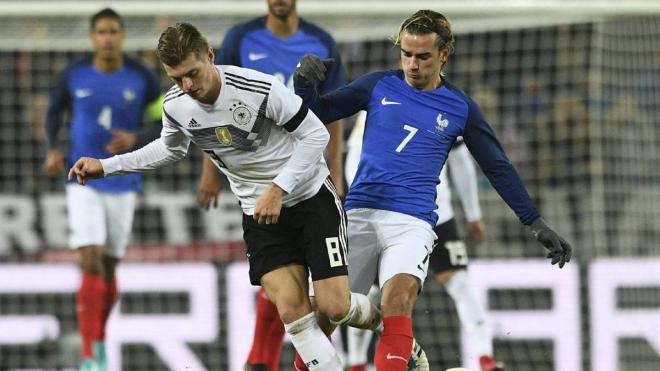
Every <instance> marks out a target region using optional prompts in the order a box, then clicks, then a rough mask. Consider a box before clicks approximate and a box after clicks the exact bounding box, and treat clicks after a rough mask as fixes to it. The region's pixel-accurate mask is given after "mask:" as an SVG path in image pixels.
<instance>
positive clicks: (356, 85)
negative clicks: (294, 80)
mask: <svg viewBox="0 0 660 371" xmlns="http://www.w3.org/2000/svg"><path fill="white" fill-rule="evenodd" d="M385 75H387V72H384V71H380V72H372V73H369V74H366V75H364V76H362V77H360V78H359V79H357V80H355V81H353V82H352V83H350V84H348V85H344V86H343V87H341V88H339V89H337V90H334V91H332V92H330V93H328V94H324V95H321V94H320V93H319V91H318V86H317V85H314V86H306V87H301V86H297V85H296V86H295V89H296V94H298V95H299V96H300V97H302V99H303V102H305V104H306V105H307V107H309V109H311V110H312V112H314V114H316V116H318V117H319V119H321V121H323V123H324V124H328V123H331V122H335V121H337V120H339V119H342V118H344V117H348V116H351V115H353V114H355V113H357V112H358V111H360V110H363V109H366V107H367V104H368V103H369V100H370V99H371V92H372V90H373V88H374V86H375V85H376V84H377V83H378V81H380V79H381V78H383V77H384V76H385Z"/></svg>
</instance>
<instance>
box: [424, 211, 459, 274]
mask: <svg viewBox="0 0 660 371" xmlns="http://www.w3.org/2000/svg"><path fill="white" fill-rule="evenodd" d="M435 234H436V235H437V236H438V238H437V239H436V240H435V245H434V248H433V253H432V254H431V258H430V260H429V267H430V268H431V271H432V272H434V273H435V274H436V275H439V274H442V273H445V272H452V271H455V270H458V269H465V268H466V267H467V264H468V255H467V249H466V246H465V243H464V242H463V240H461V239H460V237H459V234H458V228H457V227H456V221H455V220H454V219H450V220H448V221H447V222H445V223H442V224H440V225H438V226H437V227H435Z"/></svg>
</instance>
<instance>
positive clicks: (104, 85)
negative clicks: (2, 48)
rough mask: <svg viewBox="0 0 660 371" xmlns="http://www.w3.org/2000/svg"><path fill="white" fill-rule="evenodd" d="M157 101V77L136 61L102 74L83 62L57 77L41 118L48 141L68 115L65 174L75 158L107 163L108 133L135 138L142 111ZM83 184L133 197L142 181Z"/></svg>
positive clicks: (120, 179) (118, 179)
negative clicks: (129, 193) (118, 132)
mask: <svg viewBox="0 0 660 371" xmlns="http://www.w3.org/2000/svg"><path fill="white" fill-rule="evenodd" d="M159 96H160V86H159V82H158V80H157V79H156V76H155V75H154V74H153V73H152V72H150V71H149V70H148V69H147V68H146V67H145V66H143V65H142V64H141V63H139V62H137V61H136V60H133V59H130V58H125V59H124V64H123V66H122V67H121V68H119V69H118V70H117V71H115V72H112V73H105V72H101V71H99V70H97V69H96V68H95V67H94V65H93V63H92V58H91V57H87V58H84V59H82V60H80V61H78V62H75V63H73V64H72V65H70V66H69V67H68V68H67V69H65V70H64V71H62V73H61V74H60V76H59V79H58V82H57V85H56V86H55V87H54V88H53V90H52V91H51V95H50V102H49V109H48V114H47V118H46V126H47V128H48V129H49V130H48V131H49V136H53V138H54V137H55V136H56V132H57V129H59V126H60V125H61V120H62V113H63V111H64V110H65V109H70V110H71V126H70V128H69V139H70V143H69V156H68V165H69V168H70V167H71V166H72V165H73V164H74V163H75V162H76V161H77V160H78V159H79V158H80V157H84V156H85V157H94V158H106V157H110V156H111V154H110V153H108V152H107V151H106V150H105V146H106V144H108V142H109V141H110V140H111V139H112V130H114V129H122V130H126V131H129V132H137V131H138V130H139V129H140V126H141V123H142V119H143V115H144V111H145V108H146V106H147V105H148V104H150V103H152V102H154V101H156V100H157V99H158V98H159ZM53 131H54V133H53ZM157 136H158V135H154V137H157ZM152 139H153V138H152ZM51 140H53V139H52V138H51ZM88 184H89V186H91V187H94V188H96V189H98V190H101V191H105V192H126V191H138V190H140V189H141V188H142V177H141V175H140V174H128V175H122V176H116V177H108V178H102V179H94V180H90V181H89V183H88Z"/></svg>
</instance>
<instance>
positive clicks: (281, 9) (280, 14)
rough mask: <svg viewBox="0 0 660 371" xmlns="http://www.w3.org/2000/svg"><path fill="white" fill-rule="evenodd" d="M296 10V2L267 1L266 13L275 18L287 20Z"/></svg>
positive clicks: (292, 0) (294, 0) (287, 0)
mask: <svg viewBox="0 0 660 371" xmlns="http://www.w3.org/2000/svg"><path fill="white" fill-rule="evenodd" d="M295 9H296V0H268V13H270V14H272V15H274V16H276V17H277V18H283V19H286V18H288V17H289V16H290V15H291V14H292V13H293V12H294V11H295Z"/></svg>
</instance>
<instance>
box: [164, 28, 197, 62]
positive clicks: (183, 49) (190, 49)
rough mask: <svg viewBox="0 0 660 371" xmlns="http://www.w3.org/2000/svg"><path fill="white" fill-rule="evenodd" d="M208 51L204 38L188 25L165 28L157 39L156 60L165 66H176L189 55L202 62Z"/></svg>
mask: <svg viewBox="0 0 660 371" xmlns="http://www.w3.org/2000/svg"><path fill="white" fill-rule="evenodd" d="M208 50H209V43H208V42H207V41H206V38H205V37H204V36H202V33H201V32H199V30H198V29H197V28H196V27H195V26H193V25H191V24H190V23H177V24H176V25H174V26H170V27H167V28H166V29H165V31H163V33H162V34H161V35H160V38H159V39H158V50H157V54H158V59H159V60H160V61H161V62H162V63H163V64H165V65H167V66H177V65H179V64H181V62H183V61H184V60H185V59H186V58H188V56H190V55H191V54H193V55H195V56H196V57H197V59H199V60H203V59H204V57H205V56H206V53H207V52H208Z"/></svg>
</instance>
